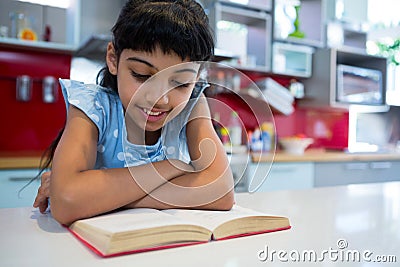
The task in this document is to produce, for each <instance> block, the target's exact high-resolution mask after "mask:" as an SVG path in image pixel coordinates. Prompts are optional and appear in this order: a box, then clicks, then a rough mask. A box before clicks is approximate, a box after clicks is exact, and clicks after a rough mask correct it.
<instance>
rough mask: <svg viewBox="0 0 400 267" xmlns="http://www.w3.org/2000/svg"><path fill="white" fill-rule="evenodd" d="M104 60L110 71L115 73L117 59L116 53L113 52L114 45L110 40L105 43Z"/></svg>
mask: <svg viewBox="0 0 400 267" xmlns="http://www.w3.org/2000/svg"><path fill="white" fill-rule="evenodd" d="M106 62H107V67H108V70H109V71H110V73H111V74H113V75H117V68H118V59H117V55H116V54H115V49H114V45H113V44H112V43H111V42H109V43H108V45H107V55H106Z"/></svg>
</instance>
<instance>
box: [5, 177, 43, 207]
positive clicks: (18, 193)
mask: <svg viewBox="0 0 400 267" xmlns="http://www.w3.org/2000/svg"><path fill="white" fill-rule="evenodd" d="M37 173H38V170H37V169H27V170H1V171H0V208H15V207H26V206H32V204H33V201H34V200H35V197H36V193H37V190H38V188H39V186H40V179H37V180H35V181H33V182H32V183H31V184H29V185H28V186H26V185H27V184H28V183H29V181H30V180H31V179H32V178H33V177H35V176H36V175H37ZM24 186H26V187H25V188H24Z"/></svg>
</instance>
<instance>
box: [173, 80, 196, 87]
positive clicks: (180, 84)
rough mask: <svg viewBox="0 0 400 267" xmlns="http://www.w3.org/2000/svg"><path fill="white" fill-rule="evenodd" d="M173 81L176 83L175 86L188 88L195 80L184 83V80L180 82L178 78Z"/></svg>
mask: <svg viewBox="0 0 400 267" xmlns="http://www.w3.org/2000/svg"><path fill="white" fill-rule="evenodd" d="M172 82H173V83H174V86H175V87H176V88H188V87H190V86H191V85H192V84H193V82H186V83H182V82H178V81H177V80H174V81H172Z"/></svg>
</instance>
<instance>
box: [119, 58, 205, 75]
mask: <svg viewBox="0 0 400 267" xmlns="http://www.w3.org/2000/svg"><path fill="white" fill-rule="evenodd" d="M126 60H128V61H137V62H140V63H143V64H145V65H147V66H149V67H150V68H153V69H155V70H157V71H159V70H158V68H157V67H156V66H154V65H153V64H151V63H150V62H148V61H146V60H143V59H141V58H137V57H128V58H127V59H126ZM181 72H192V73H194V74H197V71H196V70H195V69H191V68H186V69H179V70H176V71H175V73H181Z"/></svg>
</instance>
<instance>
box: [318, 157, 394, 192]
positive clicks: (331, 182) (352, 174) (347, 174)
mask: <svg viewBox="0 0 400 267" xmlns="http://www.w3.org/2000/svg"><path fill="white" fill-rule="evenodd" d="M399 174H400V161H357V162H316V163H315V187H321V186H335V185H347V184H359V183H376V182H388V181H399V180H400V175H399Z"/></svg>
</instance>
